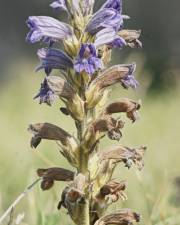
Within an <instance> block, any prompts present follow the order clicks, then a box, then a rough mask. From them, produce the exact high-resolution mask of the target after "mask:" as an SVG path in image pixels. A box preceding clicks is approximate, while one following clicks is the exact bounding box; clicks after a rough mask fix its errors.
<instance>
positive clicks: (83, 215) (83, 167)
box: [76, 82, 90, 225]
mask: <svg viewBox="0 0 180 225" xmlns="http://www.w3.org/2000/svg"><path fill="white" fill-rule="evenodd" d="M81 88H82V89H81V90H80V93H79V94H80V96H81V98H82V99H83V100H85V86H84V82H82V87H81ZM85 112H86V113H85V116H84V120H83V121H81V122H77V123H76V127H77V134H78V139H79V142H80V147H79V156H78V157H79V167H78V172H79V173H82V174H84V175H85V176H86V179H87V180H89V174H88V159H89V155H88V153H87V151H84V148H83V146H81V143H82V140H83V134H84V131H85V129H86V128H87V111H86V109H85ZM85 196H86V199H85V201H84V202H83V204H81V205H80V211H79V214H80V215H79V218H80V220H79V224H78V225H90V218H89V197H88V196H89V194H88V193H85Z"/></svg>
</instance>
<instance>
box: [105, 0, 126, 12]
mask: <svg viewBox="0 0 180 225" xmlns="http://www.w3.org/2000/svg"><path fill="white" fill-rule="evenodd" d="M104 8H106V9H110V8H113V9H115V10H117V11H118V12H119V13H120V14H121V13H122V0H107V1H106V2H105V3H104V5H103V6H102V7H101V9H104Z"/></svg>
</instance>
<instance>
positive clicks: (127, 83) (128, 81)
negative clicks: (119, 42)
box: [121, 63, 139, 89]
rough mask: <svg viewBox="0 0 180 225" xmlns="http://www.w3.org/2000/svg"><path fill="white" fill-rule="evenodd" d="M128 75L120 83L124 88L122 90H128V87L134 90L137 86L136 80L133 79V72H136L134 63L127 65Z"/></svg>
mask: <svg viewBox="0 0 180 225" xmlns="http://www.w3.org/2000/svg"><path fill="white" fill-rule="evenodd" d="M128 67H129V73H128V75H126V76H125V77H124V78H123V79H122V80H121V82H122V86H123V87H124V88H129V87H131V88H133V89H135V88H137V86H138V84H139V83H138V82H137V80H136V79H135V78H134V72H135V70H136V64H135V63H133V64H129V66H128Z"/></svg>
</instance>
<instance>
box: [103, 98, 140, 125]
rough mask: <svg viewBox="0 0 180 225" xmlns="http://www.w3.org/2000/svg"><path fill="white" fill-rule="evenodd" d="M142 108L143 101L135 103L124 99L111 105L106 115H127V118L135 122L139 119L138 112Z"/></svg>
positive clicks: (106, 110) (106, 109) (105, 111)
mask: <svg viewBox="0 0 180 225" xmlns="http://www.w3.org/2000/svg"><path fill="white" fill-rule="evenodd" d="M140 107H141V101H138V102H135V101H133V100H131V99H128V98H123V99H121V100H119V101H116V102H113V103H111V104H109V105H108V106H107V107H106V108H105V110H104V114H113V113H121V112H124V113H126V115H127V117H128V118H129V119H130V120H132V122H135V121H136V120H137V119H138V118H139V113H138V110H139V109H140Z"/></svg>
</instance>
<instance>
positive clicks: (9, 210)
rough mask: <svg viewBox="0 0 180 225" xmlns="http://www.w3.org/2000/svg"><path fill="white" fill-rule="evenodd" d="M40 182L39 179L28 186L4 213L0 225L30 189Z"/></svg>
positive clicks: (0, 218)
mask: <svg viewBox="0 0 180 225" xmlns="http://www.w3.org/2000/svg"><path fill="white" fill-rule="evenodd" d="M40 180H41V178H39V179H37V180H36V181H34V182H33V183H32V184H31V185H29V186H28V187H27V188H26V189H25V190H24V191H23V192H22V193H21V194H20V195H19V196H18V197H17V198H16V200H15V201H14V202H13V203H12V204H11V205H10V206H9V208H8V209H7V210H6V211H5V213H4V214H3V215H2V216H1V217H0V224H2V222H3V221H4V219H5V218H6V217H7V216H8V215H9V213H11V211H12V210H13V209H14V208H15V207H16V205H17V204H18V203H19V202H20V201H21V199H22V198H24V197H25V196H26V195H27V194H28V193H29V192H30V191H31V189H32V188H33V187H34V186H35V185H36V184H37V183H38V182H39V181H40Z"/></svg>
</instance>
